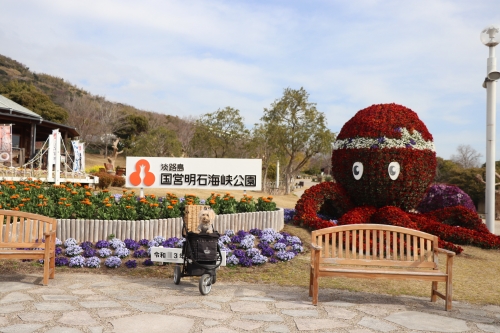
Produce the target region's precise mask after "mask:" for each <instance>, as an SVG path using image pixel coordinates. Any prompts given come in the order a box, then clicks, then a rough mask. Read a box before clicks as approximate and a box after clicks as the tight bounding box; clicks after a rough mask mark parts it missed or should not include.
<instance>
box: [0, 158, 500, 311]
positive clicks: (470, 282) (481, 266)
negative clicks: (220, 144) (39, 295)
mask: <svg viewBox="0 0 500 333" xmlns="http://www.w3.org/2000/svg"><path fill="white" fill-rule="evenodd" d="M97 156H98V155H97ZM86 158H87V166H91V165H92V164H89V163H94V162H92V161H93V160H97V159H91V158H89V157H86ZM102 163H104V159H103V158H102V157H101V161H100V162H99V163H97V164H98V165H102ZM117 165H121V166H124V165H125V162H124V159H123V162H118V163H117ZM112 190H113V191H116V192H120V193H121V189H119V188H115V189H112ZM146 191H147V192H146V193H145V194H149V193H150V192H148V191H151V193H154V191H155V190H154V189H151V190H146ZM161 192H163V191H161ZM189 192H190V193H193V194H195V195H198V196H199V197H200V198H203V199H205V198H207V197H208V196H209V195H210V191H207V190H193V191H189ZM154 194H157V195H161V196H163V195H165V193H159V192H158V193H154ZM176 194H177V195H178V196H183V195H184V194H186V193H183V192H182V193H176ZM233 194H234V195H235V197H236V198H239V197H240V196H242V195H243V192H242V191H234V193H233ZM247 194H249V195H254V196H255V197H258V196H261V195H265V194H263V193H258V192H255V193H247ZM297 199H298V198H297V196H295V195H292V194H291V195H288V196H276V197H275V198H274V200H275V201H276V202H277V204H278V207H281V208H294V206H295V202H296V201H297ZM284 231H286V232H288V233H290V234H292V235H295V236H298V237H299V238H300V239H301V240H302V242H303V244H304V249H305V253H303V254H301V255H298V256H297V257H295V258H294V259H293V260H291V261H289V262H280V263H277V264H269V263H267V264H264V265H262V266H253V267H250V268H244V267H224V268H221V269H220V270H219V271H218V272H217V280H218V281H224V282H246V283H254V284H262V283H265V284H277V285H283V286H291V285H293V286H304V287H307V286H308V284H309V264H310V251H309V248H308V244H309V242H310V240H311V237H310V232H309V231H308V230H305V229H303V228H299V227H294V226H290V225H286V226H285V229H284ZM463 248H464V252H463V253H462V254H461V255H458V256H456V257H455V259H454V265H453V299H454V300H455V301H466V302H470V303H476V304H495V305H500V281H499V280H498V277H499V276H500V250H483V249H480V248H476V247H471V246H463ZM440 262H441V263H442V264H444V263H445V262H446V259H445V256H444V255H443V256H440ZM442 269H443V270H444V267H443V268H442ZM35 272H36V273H41V272H42V266H41V265H39V264H37V263H35V262H21V261H18V260H0V274H2V275H3V274H23V273H35ZM58 272H77V273H83V272H85V273H89V274H114V275H126V276H132V277H134V276H136V277H139V276H140V277H154V278H165V279H169V280H171V279H172V278H173V268H172V265H166V266H151V267H144V266H140V267H139V266H138V267H137V268H134V269H129V268H126V267H125V266H124V265H122V267H119V268H117V269H109V268H106V267H102V268H99V269H91V268H69V267H57V268H56V279H57V273H58ZM172 283H173V282H172ZM320 288H337V289H342V290H349V291H363V292H372V293H380V294H390V295H409V296H423V297H430V290H431V283H430V282H422V281H413V280H407V281H401V280H368V279H347V278H335V279H334V278H324V279H321V280H320ZM441 291H442V289H441Z"/></svg>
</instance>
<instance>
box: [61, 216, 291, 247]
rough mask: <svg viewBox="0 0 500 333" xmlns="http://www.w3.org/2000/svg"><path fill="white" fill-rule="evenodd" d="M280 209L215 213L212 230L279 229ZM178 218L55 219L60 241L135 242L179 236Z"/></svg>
mask: <svg viewBox="0 0 500 333" xmlns="http://www.w3.org/2000/svg"><path fill="white" fill-rule="evenodd" d="M284 225H285V222H284V210H283V209H278V210H275V211H272V212H254V213H238V214H225V215H217V216H216V217H215V221H214V229H215V230H217V231H219V232H220V233H224V232H225V231H226V230H228V229H231V230H233V231H235V232H237V231H239V230H246V231H249V230H250V229H254V228H258V229H267V228H272V229H274V230H276V231H280V230H281V229H283V227H284ZM182 226H183V220H182V218H180V217H179V218H173V219H158V220H141V221H126V220H80V219H77V220H69V219H61V220H57V238H59V239H60V240H62V241H64V240H66V239H67V238H70V237H71V238H75V239H76V240H77V241H78V242H83V241H90V242H97V241H98V240H101V239H107V238H108V236H109V235H110V234H113V235H115V236H116V237H117V238H119V239H121V240H124V239H127V238H130V239H133V240H136V241H139V240H141V239H144V238H146V239H149V240H151V239H152V238H153V237H156V236H163V237H165V238H167V239H168V238H171V237H181V236H182Z"/></svg>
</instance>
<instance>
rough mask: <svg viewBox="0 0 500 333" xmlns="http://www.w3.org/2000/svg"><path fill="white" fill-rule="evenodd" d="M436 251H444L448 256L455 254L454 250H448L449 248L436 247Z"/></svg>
mask: <svg viewBox="0 0 500 333" xmlns="http://www.w3.org/2000/svg"><path fill="white" fill-rule="evenodd" d="M436 252H439V253H444V254H446V255H447V256H448V257H453V256H454V255H455V252H453V251H449V250H445V249H440V248H437V249H436Z"/></svg>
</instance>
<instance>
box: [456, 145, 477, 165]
mask: <svg viewBox="0 0 500 333" xmlns="http://www.w3.org/2000/svg"><path fill="white" fill-rule="evenodd" d="M481 157H482V155H481V154H480V153H479V152H477V150H475V149H474V148H472V147H471V146H470V145H459V146H458V147H457V154H456V155H455V154H454V155H451V160H452V161H453V162H455V163H457V164H459V165H460V166H461V167H462V168H464V169H470V168H477V167H478V166H479V159H480V158H481Z"/></svg>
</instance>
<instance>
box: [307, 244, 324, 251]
mask: <svg viewBox="0 0 500 333" xmlns="http://www.w3.org/2000/svg"><path fill="white" fill-rule="evenodd" d="M310 246H311V248H312V249H313V251H321V250H322V249H323V247H322V246H319V245H316V244H314V243H311V244H310Z"/></svg>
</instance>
